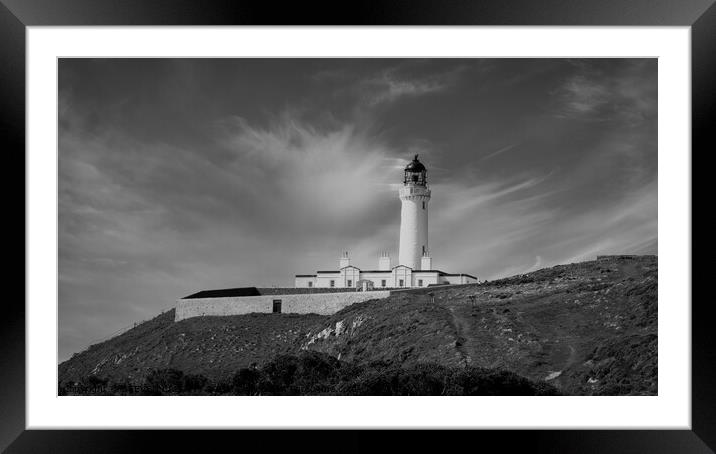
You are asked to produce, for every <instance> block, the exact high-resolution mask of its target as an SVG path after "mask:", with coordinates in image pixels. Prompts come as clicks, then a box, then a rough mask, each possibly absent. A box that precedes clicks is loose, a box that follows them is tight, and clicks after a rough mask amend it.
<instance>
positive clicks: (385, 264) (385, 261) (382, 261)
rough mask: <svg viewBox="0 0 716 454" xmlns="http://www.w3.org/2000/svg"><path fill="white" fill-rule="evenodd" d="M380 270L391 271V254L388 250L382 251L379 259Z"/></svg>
mask: <svg viewBox="0 0 716 454" xmlns="http://www.w3.org/2000/svg"><path fill="white" fill-rule="evenodd" d="M378 270H380V271H390V254H388V253H387V252H381V253H380V258H379V259H378Z"/></svg>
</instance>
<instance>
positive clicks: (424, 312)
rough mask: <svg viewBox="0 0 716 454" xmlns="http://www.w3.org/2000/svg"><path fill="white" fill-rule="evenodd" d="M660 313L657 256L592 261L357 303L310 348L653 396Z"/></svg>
mask: <svg viewBox="0 0 716 454" xmlns="http://www.w3.org/2000/svg"><path fill="white" fill-rule="evenodd" d="M431 294H432V296H431ZM656 316H657V261H656V258H655V257H641V258H639V259H637V260H621V261H609V262H596V261H593V262H584V263H581V264H572V265H564V266H557V267H553V268H549V269H544V270H540V271H537V272H534V273H530V274H527V275H523V276H516V277H513V278H508V279H503V280H499V281H493V282H490V283H487V284H471V285H465V286H454V287H452V288H446V289H430V290H419V291H411V292H406V293H404V294H398V295H394V296H391V298H390V299H389V300H388V301H377V302H366V303H362V304H357V305H353V306H351V307H349V308H346V309H345V310H343V311H341V312H339V313H337V314H335V315H334V316H332V317H331V318H330V319H329V320H327V321H326V322H325V324H324V325H322V326H320V327H318V328H316V329H315V330H314V331H312V332H311V337H310V338H309V340H308V341H307V342H305V343H304V345H303V348H307V349H310V350H317V351H324V352H327V353H330V354H332V355H334V356H340V357H341V358H343V359H346V360H356V361H368V360H372V359H382V360H388V361H391V360H392V361H401V362H404V363H416V362H422V361H438V362H440V363H441V364H445V365H455V364H461V363H462V364H472V365H476V366H482V367H490V368H504V369H508V370H511V371H514V372H516V373H518V374H520V375H523V376H526V377H528V378H531V379H534V380H544V379H548V378H549V381H550V383H552V384H554V385H556V386H558V387H559V388H561V389H562V391H563V392H565V393H567V394H656V392H657V382H656V377H657V355H656V352H657V336H656V334H657V331H656V330H657V323H656V321H657V317H656ZM336 324H338V325H339V329H338V333H336ZM321 331H322V334H323V335H325V334H330V335H329V336H327V337H323V336H317V333H321ZM336 334H338V335H336Z"/></svg>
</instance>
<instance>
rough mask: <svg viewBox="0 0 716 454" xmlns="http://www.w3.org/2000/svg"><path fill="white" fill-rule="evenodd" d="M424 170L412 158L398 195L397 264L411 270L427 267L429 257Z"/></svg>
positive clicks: (428, 198) (426, 192)
mask: <svg viewBox="0 0 716 454" xmlns="http://www.w3.org/2000/svg"><path fill="white" fill-rule="evenodd" d="M427 174H428V172H427V170H426V169H425V166H424V165H423V163H421V162H420V161H419V160H418V155H415V157H414V158H413V160H412V161H410V162H409V163H408V165H407V166H406V167H405V176H404V178H403V185H402V186H401V187H400V189H399V191H398V194H399V196H400V202H401V208H400V245H399V251H398V263H399V264H400V265H404V266H407V267H410V268H412V269H413V270H416V271H417V270H421V269H425V268H424V267H423V266H422V265H427V266H428V269H429V267H430V258H429V254H428V202H430V189H429V188H428V177H427Z"/></svg>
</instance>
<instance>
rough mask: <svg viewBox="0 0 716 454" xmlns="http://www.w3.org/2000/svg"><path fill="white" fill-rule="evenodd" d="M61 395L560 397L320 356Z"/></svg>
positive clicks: (493, 378) (534, 386)
mask: <svg viewBox="0 0 716 454" xmlns="http://www.w3.org/2000/svg"><path fill="white" fill-rule="evenodd" d="M59 394H60V395H89V394H91V395H163V396H164V395H242V396H258V395H281V396H294V395H304V396H305V395H314V396H315V395H344V396H345V395H347V396H533V395H557V394H558V392H557V389H556V388H555V387H553V386H552V385H550V384H548V383H545V382H534V381H531V380H529V379H527V378H524V377H522V376H519V375H517V374H515V373H512V372H508V371H501V370H491V369H484V368H480V367H471V366H469V367H465V368H463V367H446V366H442V365H439V364H435V363H425V364H416V365H413V366H411V367H408V368H404V367H400V366H397V365H395V364H388V363H385V362H381V361H377V362H371V363H367V364H356V363H349V362H345V361H339V360H338V359H336V358H334V357H332V356H330V355H327V354H324V353H318V352H302V353H300V354H299V355H282V356H279V357H277V358H275V359H274V360H273V361H271V362H269V363H266V364H265V365H264V366H263V367H260V368H258V367H249V368H242V369H240V370H238V371H237V372H236V373H235V374H234V375H233V377H232V378H231V379H229V380H220V381H210V380H209V379H207V378H206V377H205V376H203V375H200V374H184V373H183V372H182V371H180V370H177V369H155V370H153V371H152V372H150V373H149V375H147V377H146V379H145V381H144V383H143V384H141V385H133V384H130V383H129V382H113V381H110V380H109V379H107V378H100V377H97V376H94V375H91V376H89V377H87V378H86V379H84V380H82V381H80V382H78V383H74V382H73V383H65V384H64V385H62V386H61V387H60V390H59Z"/></svg>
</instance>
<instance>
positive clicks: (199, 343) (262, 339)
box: [59, 310, 328, 383]
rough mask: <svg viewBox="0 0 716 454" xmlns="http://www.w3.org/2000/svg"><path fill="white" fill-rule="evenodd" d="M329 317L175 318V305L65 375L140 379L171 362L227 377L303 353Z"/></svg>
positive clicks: (79, 359)
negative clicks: (279, 357) (282, 356)
mask: <svg viewBox="0 0 716 454" xmlns="http://www.w3.org/2000/svg"><path fill="white" fill-rule="evenodd" d="M327 318H328V317H327V316H321V315H313V314H311V315H294V314H281V315H273V314H248V315H235V316H228V317H196V318H191V319H187V320H182V321H179V322H174V310H170V311H167V312H165V313H163V314H161V315H159V316H158V317H155V318H153V319H152V320H149V321H147V322H145V323H142V324H141V325H138V326H137V327H136V328H133V329H131V330H129V331H127V332H126V333H124V334H122V335H119V336H117V337H115V338H112V339H109V340H107V341H105V342H102V343H100V344H96V345H93V346H91V347H90V348H88V349H87V350H86V351H84V352H82V353H79V354H76V355H74V356H73V357H72V358H70V359H69V360H67V361H65V362H63V363H62V364H60V366H59V381H60V383H64V382H69V381H80V380H81V379H82V378H84V377H87V376H90V375H96V376H98V377H103V378H109V379H110V380H123V379H125V378H127V379H128V380H129V381H130V382H133V383H139V382H141V381H142V380H143V379H144V377H145V376H146V375H147V374H148V373H149V372H150V371H151V370H152V369H161V368H169V367H172V368H177V369H180V370H182V371H183V372H185V373H192V374H202V375H204V376H206V377H208V378H210V379H225V378H229V377H230V376H231V375H233V373H234V372H235V371H236V370H238V369H240V368H242V367H248V366H250V365H252V364H263V363H265V362H266V361H268V360H269V359H271V358H273V357H274V356H276V355H280V354H291V353H297V352H298V350H299V347H300V342H301V340H302V339H304V338H305V337H306V333H307V332H308V328H309V327H313V326H315V325H316V323H318V322H320V321H322V320H324V319H327Z"/></svg>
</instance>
